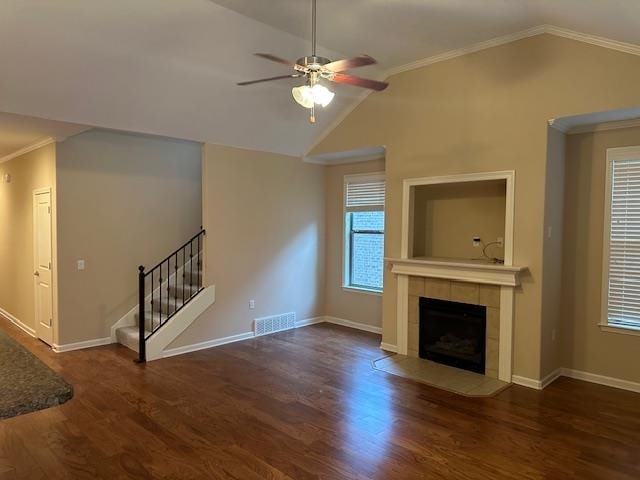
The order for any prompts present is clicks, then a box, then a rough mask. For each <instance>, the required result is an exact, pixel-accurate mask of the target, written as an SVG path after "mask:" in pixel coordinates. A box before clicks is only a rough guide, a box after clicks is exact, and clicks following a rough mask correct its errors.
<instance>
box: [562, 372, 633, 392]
mask: <svg viewBox="0 0 640 480" xmlns="http://www.w3.org/2000/svg"><path fill="white" fill-rule="evenodd" d="M562 375H563V376H565V377H569V378H575V379H576V380H583V381H585V382H590V383H597V384H598V385H606V386H607V387H614V388H620V389H622V390H628V391H630V392H637V393H640V383H639V382H632V381H630V380H623V379H621V378H614V377H607V376H605V375H598V374H596V373H589V372H582V371H580V370H572V369H570V368H563V369H562Z"/></svg>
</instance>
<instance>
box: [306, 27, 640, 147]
mask: <svg viewBox="0 0 640 480" xmlns="http://www.w3.org/2000/svg"><path fill="white" fill-rule="evenodd" d="M543 34H549V35H555V36H556V37H562V38H568V39H571V40H575V41H578V42H582V43H587V44H590V45H596V46H598V47H603V48H608V49H609V50H615V51H618V52H623V53H627V54H631V55H638V56H640V45H636V44H632V43H626V42H620V41H618V40H612V39H610V38H605V37H599V36H597V35H590V34H588V33H582V32H576V31H574V30H569V29H566V28H562V27H557V26H555V25H550V24H544V25H538V26H537V27H532V28H528V29H526V30H521V31H519V32H514V33H511V34H508V35H503V36H500V37H496V38H492V39H490V40H486V41H484V42H479V43H474V44H472V45H468V46H466V47H462V48H457V49H454V50H449V51H447V52H443V53H439V54H437V55H433V56H431V57H427V58H423V59H421V60H417V61H415V62H411V63H407V64H405V65H400V66H399V67H394V68H391V69H389V70H387V71H386V73H385V74H384V75H383V76H382V77H383V78H380V80H388V79H389V77H391V76H393V75H397V74H399V73H403V72H408V71H411V70H416V69H418V68H422V67H426V66H428V65H433V64H435V63H439V62H444V61H446V60H451V59H453V58H457V57H461V56H463V55H468V54H470V53H474V52H479V51H481V50H486V49H488V48H493V47H498V46H500V45H506V44H508V43H512V42H515V41H518V40H523V39H525V38H529V37H534V36H536V35H543ZM371 93H372V92H371V91H365V92H363V93H362V94H361V95H359V96H358V97H356V98H355V99H354V101H353V102H351V103H350V104H349V105H348V106H347V108H345V109H344V110H343V111H342V112H340V114H339V115H338V116H337V117H336V118H335V120H333V121H332V122H331V123H330V124H329V125H328V126H327V128H325V129H324V130H323V131H322V133H321V134H320V135H319V136H318V137H317V138H316V140H315V141H314V142H313V144H312V145H311V146H310V147H309V149H308V150H307V151H306V153H305V157H309V156H310V155H309V154H310V153H311V152H312V151H313V149H314V148H316V147H317V146H318V145H320V143H322V141H323V140H324V139H326V138H327V137H328V136H329V134H330V133H331V132H332V131H333V130H334V129H336V128H337V127H338V125H340V124H341V123H342V122H343V120H344V119H345V118H347V117H348V116H349V114H350V113H352V112H353V111H354V110H355V109H356V108H357V107H358V105H360V104H361V103H362V102H364V101H365V100H366V99H367V97H368V96H369V95H370V94H371ZM549 126H551V127H553V128H556V129H558V130H561V131H564V130H562V127H560V126H556V125H554V124H553V121H550V124H549ZM620 128H622V127H620Z"/></svg>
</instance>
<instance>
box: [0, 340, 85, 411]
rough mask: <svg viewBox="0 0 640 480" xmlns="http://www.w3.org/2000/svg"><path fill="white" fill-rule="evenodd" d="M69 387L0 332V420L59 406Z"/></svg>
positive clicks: (70, 395)
mask: <svg viewBox="0 0 640 480" xmlns="http://www.w3.org/2000/svg"><path fill="white" fill-rule="evenodd" d="M71 397H73V387H72V386H71V385H69V384H68V383H67V382H65V381H64V379H63V378H62V377H60V376H59V375H58V374H56V373H55V372H54V371H53V370H51V369H50V368H49V367H47V366H46V365H45V364H44V363H42V362H41V361H40V360H38V358H37V357H35V356H34V355H33V354H32V353H31V352H29V351H28V350H26V349H25V348H24V347H22V346H21V345H19V344H18V343H17V342H16V341H15V340H13V339H12V338H10V337H8V336H7V335H6V334H5V333H4V332H2V331H0V419H3V418H9V417H15V416H16V415H21V414H23V413H29V412H33V411H35V410H42V409H43V408H49V407H54V406H56V405H60V404H62V403H64V402H66V401H67V400H69V399H70V398H71Z"/></svg>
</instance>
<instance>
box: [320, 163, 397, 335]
mask: <svg viewBox="0 0 640 480" xmlns="http://www.w3.org/2000/svg"><path fill="white" fill-rule="evenodd" d="M326 169H327V180H326V186H325V188H326V207H327V212H326V214H327V215H326V223H327V235H326V240H325V241H326V259H327V261H326V268H327V276H326V282H325V288H326V293H325V297H326V301H325V314H326V315H328V316H331V317H337V318H340V319H344V320H350V321H352V322H357V323H363V324H365V325H371V326H374V327H381V326H382V296H381V295H376V294H369V293H361V292H354V291H352V290H345V289H343V288H342V283H343V281H342V280H343V279H342V264H343V262H342V259H343V255H344V250H343V249H344V237H343V231H344V214H343V196H344V192H343V188H344V176H345V175H354V174H359V173H372V172H384V160H373V161H369V162H362V163H352V164H346V165H333V166H329V167H326Z"/></svg>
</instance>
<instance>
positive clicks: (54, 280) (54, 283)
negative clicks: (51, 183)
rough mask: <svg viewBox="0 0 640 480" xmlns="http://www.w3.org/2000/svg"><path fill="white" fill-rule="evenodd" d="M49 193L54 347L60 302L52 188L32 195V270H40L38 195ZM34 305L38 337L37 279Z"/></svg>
mask: <svg viewBox="0 0 640 480" xmlns="http://www.w3.org/2000/svg"><path fill="white" fill-rule="evenodd" d="M45 193H48V194H49V205H50V207H51V220H50V223H49V228H50V229H51V232H50V233H51V235H50V238H51V330H52V332H51V333H52V338H51V345H49V346H50V347H54V345H55V343H56V342H57V339H58V302H57V279H58V276H57V255H56V252H57V248H56V235H55V234H56V216H55V199H54V192H53V188H52V187H42V188H36V189H34V190H33V192H32V195H31V204H32V205H31V211H32V213H31V215H32V223H33V232H32V236H33V239H32V241H33V253H32V256H31V261H32V269H33V271H34V272H35V271H36V270H37V268H38V265H37V262H36V249H37V234H38V226H37V214H36V197H37V196H38V195H42V194H45ZM33 286H34V288H33V304H34V320H35V324H34V331H35V337H36V338H39V337H38V318H37V315H38V311H37V305H38V303H37V302H38V299H37V297H38V290H37V287H36V279H35V278H34V279H33Z"/></svg>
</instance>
